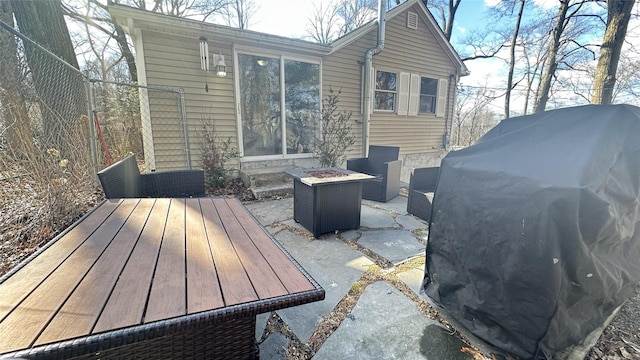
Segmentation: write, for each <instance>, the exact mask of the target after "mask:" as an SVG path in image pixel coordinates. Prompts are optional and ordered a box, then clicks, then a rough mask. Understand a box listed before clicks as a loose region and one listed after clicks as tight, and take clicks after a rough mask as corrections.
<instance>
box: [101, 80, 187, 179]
mask: <svg viewBox="0 0 640 360" xmlns="http://www.w3.org/2000/svg"><path fill="white" fill-rule="evenodd" d="M89 81H90V83H91V87H90V92H89V94H90V99H91V109H92V117H93V121H94V124H95V126H96V131H95V134H96V137H97V138H96V143H97V144H98V146H97V149H98V154H99V155H98V159H97V162H98V164H99V167H100V168H103V167H105V166H107V165H108V163H109V159H111V160H112V161H115V160H113V159H121V158H123V157H125V156H126V155H127V154H129V153H134V154H136V157H137V158H138V162H139V164H140V167H141V169H143V170H144V171H147V172H148V171H156V170H171V169H190V168H191V151H190V147H189V138H188V136H186V134H188V129H187V122H186V114H185V108H184V93H183V92H182V91H181V90H179V89H168V88H158V87H149V86H140V85H135V84H123V83H115V82H107V81H101V80H89Z"/></svg>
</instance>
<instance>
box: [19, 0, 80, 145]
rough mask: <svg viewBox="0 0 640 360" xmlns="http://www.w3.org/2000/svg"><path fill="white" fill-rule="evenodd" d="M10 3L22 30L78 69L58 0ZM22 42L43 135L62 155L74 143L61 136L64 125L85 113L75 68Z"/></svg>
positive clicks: (68, 125)
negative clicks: (37, 104) (36, 100)
mask: <svg viewBox="0 0 640 360" xmlns="http://www.w3.org/2000/svg"><path fill="white" fill-rule="evenodd" d="M11 5H12V6H13V14H14V16H15V19H16V23H17V25H18V28H19V29H20V32H21V33H22V34H24V35H26V36H27V37H28V38H30V39H32V40H33V41H35V42H36V43H37V44H40V45H41V46H42V47H44V48H46V49H48V50H49V51H51V52H52V53H53V54H55V55H56V56H57V57H59V58H60V59H62V60H64V61H65V62H66V63H67V64H68V65H69V66H70V67H73V68H75V69H78V61H77V59H76V54H75V52H74V47H73V44H72V42H71V38H70V36H69V30H68V28H67V24H66V23H65V21H64V17H63V14H62V4H61V2H60V0H42V1H19V0H13V1H12V3H11ZM24 46H25V54H26V59H27V62H28V66H29V71H30V76H31V77H32V78H33V83H34V85H35V90H36V93H37V96H38V98H39V99H40V101H41V104H42V106H40V114H41V116H42V119H41V120H42V128H43V130H44V139H47V141H50V142H54V143H56V144H57V146H58V147H59V150H60V151H61V152H62V153H65V155H66V153H67V150H70V149H71V148H72V147H73V146H74V144H73V143H72V142H70V141H68V140H69V139H65V138H64V137H65V135H66V134H68V129H69V128H71V127H73V126H74V124H75V122H76V121H78V120H79V119H80V116H81V115H82V114H85V113H86V103H85V101H84V99H85V98H84V90H83V89H84V86H83V83H82V79H81V78H80V77H79V76H78V72H76V71H73V70H72V69H70V68H69V67H67V66H64V65H61V62H60V61H58V60H57V59H55V58H54V57H52V56H49V55H47V54H44V53H43V52H42V50H40V49H38V48H36V46H35V45H33V44H31V43H29V42H25V43H24ZM63 146H66V147H67V148H66V149H65V148H63Z"/></svg>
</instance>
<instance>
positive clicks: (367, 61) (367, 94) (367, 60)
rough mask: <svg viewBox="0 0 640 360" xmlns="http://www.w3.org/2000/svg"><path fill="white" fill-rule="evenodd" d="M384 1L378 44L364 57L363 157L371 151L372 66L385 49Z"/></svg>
mask: <svg viewBox="0 0 640 360" xmlns="http://www.w3.org/2000/svg"><path fill="white" fill-rule="evenodd" d="M383 3H386V1H384V0H378V43H377V45H376V46H375V47H373V48H370V49H368V50H367V52H366V53H365V55H364V91H363V92H364V94H363V95H364V107H363V110H364V114H362V156H363V157H366V156H367V150H368V149H369V128H370V125H371V108H372V103H371V86H372V81H373V79H372V78H371V66H372V65H373V55H375V54H377V53H379V52H380V51H382V49H383V48H384V34H385V31H384V30H385V23H386V21H387V6H386V5H387V4H383Z"/></svg>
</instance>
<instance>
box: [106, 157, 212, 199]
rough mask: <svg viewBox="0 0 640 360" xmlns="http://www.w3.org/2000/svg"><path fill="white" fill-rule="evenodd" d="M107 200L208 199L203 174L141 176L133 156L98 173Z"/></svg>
mask: <svg viewBox="0 0 640 360" xmlns="http://www.w3.org/2000/svg"><path fill="white" fill-rule="evenodd" d="M98 178H99V179H100V183H101V184H102V189H103V190H104V194H105V196H106V197H107V199H114V198H141V197H164V198H171V197H176V198H177V197H200V196H204V195H205V190H204V170H174V171H158V172H152V173H149V174H140V170H139V169H138V164H137V163H136V158H135V156H134V155H129V156H127V157H126V158H124V159H122V160H120V161H118V162H116V163H115V164H113V165H111V166H109V167H107V168H105V169H104V170H102V171H100V172H98Z"/></svg>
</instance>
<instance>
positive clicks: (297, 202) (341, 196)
mask: <svg viewBox="0 0 640 360" xmlns="http://www.w3.org/2000/svg"><path fill="white" fill-rule="evenodd" d="M284 172H285V173H286V174H288V175H290V176H292V177H293V179H294V181H293V219H294V220H295V221H297V222H299V223H300V224H302V226H304V227H305V228H306V229H307V230H309V231H310V232H311V233H313V236H314V237H318V236H319V235H321V234H324V233H328V232H332V231H336V230H347V229H357V228H359V227H360V206H361V202H362V181H366V180H369V179H374V178H375V177H374V176H371V175H367V174H362V173H359V172H355V171H351V170H345V169H339V168H319V169H287V170H285V171H284Z"/></svg>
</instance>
